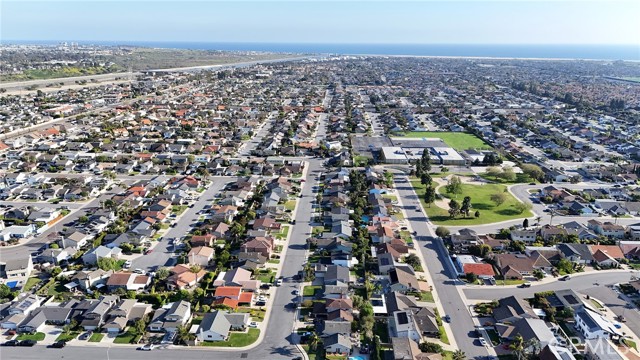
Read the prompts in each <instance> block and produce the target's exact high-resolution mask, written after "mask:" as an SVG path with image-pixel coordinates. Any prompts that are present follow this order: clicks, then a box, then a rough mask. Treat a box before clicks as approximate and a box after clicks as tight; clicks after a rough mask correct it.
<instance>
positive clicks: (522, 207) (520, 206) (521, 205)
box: [513, 201, 533, 214]
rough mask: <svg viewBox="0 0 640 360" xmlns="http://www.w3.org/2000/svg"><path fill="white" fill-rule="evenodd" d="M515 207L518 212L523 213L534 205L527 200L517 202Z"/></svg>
mask: <svg viewBox="0 0 640 360" xmlns="http://www.w3.org/2000/svg"><path fill="white" fill-rule="evenodd" d="M513 207H514V208H515V209H516V211H517V212H518V214H522V213H523V212H525V211H527V210H531V209H533V205H532V204H531V203H530V202H528V201H527V202H517V203H515V205H513Z"/></svg>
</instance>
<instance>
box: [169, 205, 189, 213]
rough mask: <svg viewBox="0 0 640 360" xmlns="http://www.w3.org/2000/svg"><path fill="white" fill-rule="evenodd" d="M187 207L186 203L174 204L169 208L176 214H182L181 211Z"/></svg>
mask: <svg viewBox="0 0 640 360" xmlns="http://www.w3.org/2000/svg"><path fill="white" fill-rule="evenodd" d="M187 208H189V207H188V206H187V205H174V206H173V207H172V208H171V212H173V213H174V214H176V215H182V213H183V212H184V211H185V210H187Z"/></svg>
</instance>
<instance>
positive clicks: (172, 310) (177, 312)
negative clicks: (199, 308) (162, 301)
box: [149, 300, 191, 332]
mask: <svg viewBox="0 0 640 360" xmlns="http://www.w3.org/2000/svg"><path fill="white" fill-rule="evenodd" d="M189 321H191V303H189V302H188V301H186V300H180V301H176V302H174V303H172V304H169V305H167V306H164V307H162V308H160V309H158V310H156V311H155V312H154V313H153V317H152V319H151V322H150V323H149V330H150V331H156V332H159V331H164V332H176V331H177V330H178V327H179V326H184V325H186V324H187V323H188V322H189Z"/></svg>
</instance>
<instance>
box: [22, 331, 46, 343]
mask: <svg viewBox="0 0 640 360" xmlns="http://www.w3.org/2000/svg"><path fill="white" fill-rule="evenodd" d="M44 337H45V334H44V333H42V332H37V333H35V334H20V335H18V337H17V338H16V340H35V341H42V340H44Z"/></svg>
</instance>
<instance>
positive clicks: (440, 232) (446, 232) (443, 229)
mask: <svg viewBox="0 0 640 360" xmlns="http://www.w3.org/2000/svg"><path fill="white" fill-rule="evenodd" d="M450 233H451V232H450V231H449V229H447V228H446V227H444V226H438V227H437V228H436V235H438V236H439V237H441V238H444V237H447V236H449V234H450Z"/></svg>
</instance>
